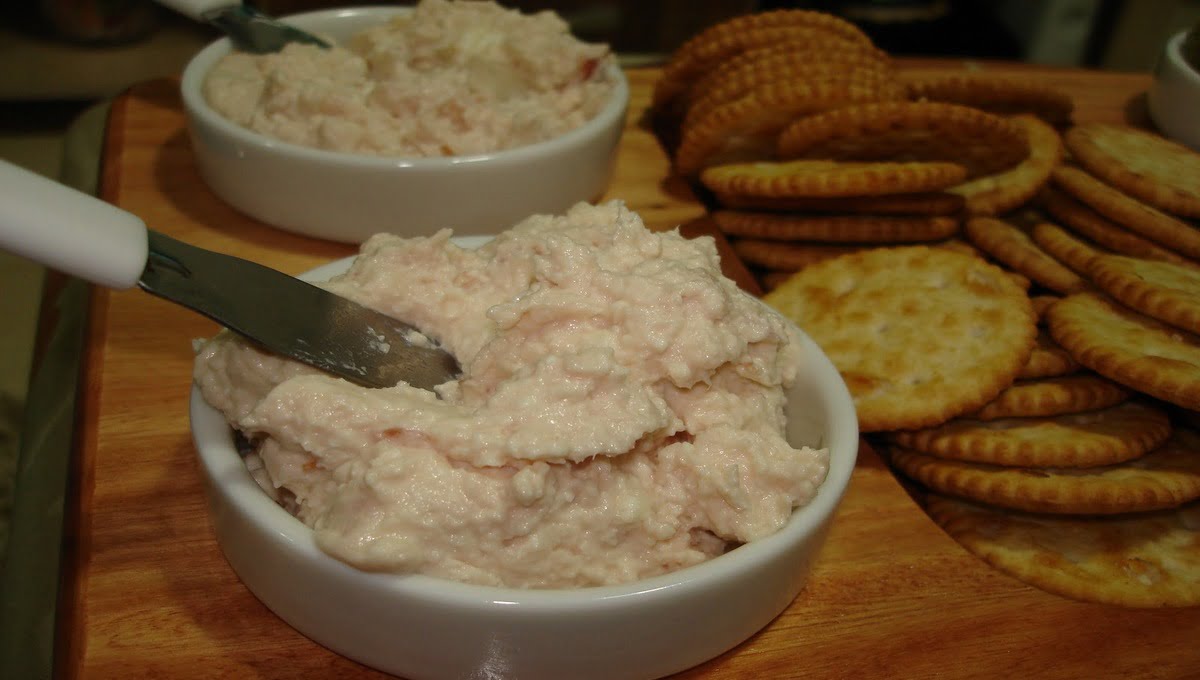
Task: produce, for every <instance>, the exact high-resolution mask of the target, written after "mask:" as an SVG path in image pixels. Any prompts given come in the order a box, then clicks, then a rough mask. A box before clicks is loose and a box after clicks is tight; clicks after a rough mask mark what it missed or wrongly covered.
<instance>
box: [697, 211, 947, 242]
mask: <svg viewBox="0 0 1200 680" xmlns="http://www.w3.org/2000/svg"><path fill="white" fill-rule="evenodd" d="M712 219H713V221H714V222H716V224H717V226H718V227H720V229H721V231H722V232H724V233H725V234H726V235H729V236H738V237H744V238H756V239H774V240H782V241H790V240H802V241H815V242H818V243H905V242H916V241H937V240H940V239H944V238H948V237H950V236H953V235H954V234H955V233H957V232H958V226H959V222H958V219H957V218H954V217H888V216H878V215H874V216H873V215H795V214H783V213H770V212H749V211H743V210H718V211H716V212H714V213H713V214H712Z"/></svg>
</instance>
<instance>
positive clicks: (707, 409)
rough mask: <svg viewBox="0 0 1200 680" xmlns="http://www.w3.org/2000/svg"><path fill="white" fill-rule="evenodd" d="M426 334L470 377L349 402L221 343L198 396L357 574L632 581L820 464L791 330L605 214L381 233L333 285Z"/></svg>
mask: <svg viewBox="0 0 1200 680" xmlns="http://www.w3.org/2000/svg"><path fill="white" fill-rule="evenodd" d="M323 285H325V286H326V287H328V288H329V289H331V290H333V291H335V292H337V293H339V294H342V295H345V296H346V297H349V298H352V299H354V300H356V301H358V302H360V303H363V304H366V305H368V306H371V307H374V308H376V309H379V310H381V311H383V312H385V313H388V314H391V315H394V316H396V317H397V318H401V319H404V320H406V321H408V322H409V323H412V324H414V325H416V326H418V327H420V328H421V329H422V330H423V331H424V332H425V333H426V334H428V335H429V336H430V337H432V338H434V339H435V340H436V341H437V342H439V343H441V345H442V346H444V347H445V348H447V349H448V350H450V351H451V352H453V353H454V354H455V356H457V357H458V359H459V361H460V363H461V364H462V366H463V375H462V377H461V378H460V379H459V380H458V381H455V382H450V383H446V384H444V385H441V386H439V388H438V392H439V394H440V395H441V397H442V398H441V399H439V398H438V396H437V395H435V394H434V393H432V392H429V391H423V390H418V389H415V388H412V387H409V386H407V385H404V384H401V385H398V386H396V387H394V388H390V389H382V390H378V389H376V390H372V389H367V388H362V387H358V386H356V385H353V384H351V383H348V382H345V381H343V380H339V379H336V378H333V377H329V376H326V375H324V374H320V373H317V372H315V371H314V370H313V369H308V368H306V367H303V366H299V365H297V364H295V363H293V362H290V361H287V360H284V359H280V358H277V357H274V356H270V355H266V354H263V353H261V352H259V351H258V350H256V349H254V348H252V347H251V346H249V345H248V344H246V343H244V342H243V341H241V340H239V339H236V338H235V337H234V336H232V335H231V334H228V333H222V334H219V335H218V336H217V337H216V338H214V339H212V340H210V341H209V342H207V344H205V345H204V346H203V347H202V348H201V350H200V352H199V356H198V358H197V361H196V371H195V379H196V382H197V384H198V385H199V386H200V389H201V391H202V393H203V395H204V398H205V400H207V401H208V403H209V404H211V405H213V406H214V407H216V408H217V409H219V410H221V411H222V412H223V413H224V414H225V416H226V418H227V419H228V420H229V422H230V423H231V424H232V425H233V427H235V428H236V429H238V430H240V431H242V432H243V433H244V434H245V435H246V436H247V437H248V438H250V439H251V440H252V441H254V442H257V443H258V448H257V455H255V456H251V457H250V460H249V461H248V462H249V463H250V464H251V466H252V468H253V469H255V470H256V471H257V476H258V478H259V479H260V483H263V484H264V486H265V487H266V488H267V489H268V491H269V492H271V493H272V494H274V495H275V496H276V498H277V499H278V500H280V501H281V502H283V503H284V504H285V506H286V507H288V508H289V509H291V510H292V511H293V512H294V513H295V514H296V515H297V516H298V517H299V518H300V519H301V520H303V521H304V522H305V523H306V524H308V525H309V526H311V527H312V528H313V529H314V531H315V533H316V539H317V542H318V544H319V545H320V546H321V547H322V548H323V549H324V550H326V551H327V552H329V553H330V554H331V555H333V556H335V557H337V558H339V559H342V560H344V561H346V562H348V563H350V564H352V565H355V566H357V567H360V568H362V569H367V570H379V571H394V572H405V573H409V572H419V573H424V574H429V575H433V576H439V577H445V578H449V579H455V580H460V581H466V582H471V583H480V584H491V585H504V586H512V587H523V588H559V587H581V586H592V585H605V584H617V583H624V582H628V581H632V580H636V579H640V578H645V577H648V576H653V575H657V574H662V573H665V572H669V571H672V570H675V569H679V568H681V567H686V566H688V565H693V564H697V563H699V562H703V561H705V560H707V559H710V558H712V557H714V556H716V555H718V554H720V553H722V552H723V551H725V550H726V549H727V547H728V546H729V545H730V544H737V543H742V542H747V541H753V540H755V539H758V538H761V537H764V536H767V535H769V534H771V533H773V532H775V531H776V530H778V529H779V528H780V527H781V526H783V524H784V523H785V522H787V520H788V518H789V517H790V515H791V513H792V510H793V509H794V508H795V507H797V506H800V505H804V504H806V503H808V502H809V501H810V500H811V498H812V497H813V495H814V494H815V493H816V490H817V487H818V486H819V485H820V484H821V482H822V481H823V480H824V478H825V474H826V471H827V468H828V452H827V451H826V450H813V449H808V448H803V449H796V448H793V447H791V446H789V445H788V443H787V442H786V441H785V440H784V435H783V432H784V415H783V407H784V403H785V389H786V388H787V386H789V385H790V384H791V383H792V382H793V380H794V379H795V377H796V375H797V373H798V371H800V370H802V369H803V366H804V362H805V357H804V356H803V355H802V350H801V345H800V343H799V341H798V336H797V333H798V332H797V331H796V329H795V327H794V326H793V325H791V324H790V323H789V322H787V321H786V320H784V319H783V318H782V317H781V316H780V315H779V314H777V313H776V312H774V311H773V310H771V309H769V308H768V307H766V306H765V305H763V304H762V303H760V302H759V301H758V300H756V299H754V298H752V297H751V296H749V295H747V294H745V293H743V292H742V291H741V290H740V289H738V288H737V286H736V285H735V284H734V283H733V282H732V281H730V280H729V279H727V278H725V277H724V276H722V275H721V273H720V269H719V266H718V259H717V253H716V248H715V246H714V244H713V242H712V240H711V239H708V238H701V239H695V240H688V239H685V238H683V237H682V236H680V235H679V234H678V232H675V231H672V232H661V233H656V232H652V231H650V230H648V229H646V228H645V226H644V225H643V224H642V221H641V219H640V218H639V217H638V216H637V215H636V214H635V213H633V212H630V211H629V210H628V209H626V208H625V207H624V205H623V204H621V203H619V202H616V201H614V202H610V203H606V204H602V205H599V206H593V205H588V204H583V203H581V204H579V205H576V206H575V207H574V208H572V209H571V210H570V211H569V212H567V213H566V214H565V215H561V216H534V217H531V218H529V219H527V220H525V221H523V222H522V223H520V224H518V225H516V226H515V227H513V228H512V229H511V230H509V231H507V232H505V233H502V234H500V235H499V236H497V237H496V238H495V239H494V240H492V241H490V242H488V243H487V244H486V245H484V246H482V247H481V248H479V249H477V250H470V249H463V248H460V247H459V246H457V245H455V244H454V243H452V242H451V241H450V232H449V231H442V232H440V233H438V234H436V235H434V236H431V237H423V238H411V239H404V238H400V237H397V236H393V235H379V236H375V237H373V238H372V239H370V240H369V241H368V242H367V243H365V244H364V245H363V247H362V251H361V253H360V255H359V256H358V257H357V258H356V260H355V261H354V264H353V265H352V266H351V267H350V269H349V271H347V272H346V273H345V274H343V275H341V276H339V277H337V278H335V279H334V280H332V281H330V282H328V283H326V284H323Z"/></svg>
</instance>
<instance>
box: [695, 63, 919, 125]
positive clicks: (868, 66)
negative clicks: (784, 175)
mask: <svg viewBox="0 0 1200 680" xmlns="http://www.w3.org/2000/svg"><path fill="white" fill-rule="evenodd" d="M787 82H803V83H806V84H811V83H816V82H826V83H839V82H840V83H847V84H853V85H855V86H856V87H859V88H862V89H864V90H871V91H874V92H875V93H876V98H877V99H880V100H897V99H902V98H903V96H904V95H903V91H902V90H901V89H900V87H899V85H898V84H897V83H896V81H895V76H894V73H893V72H892V68H891V66H890V65H889V64H887V63H885V62H880V61H873V60H870V61H865V62H863V63H853V62H851V63H846V62H839V61H826V60H821V59H812V58H809V59H797V60H794V61H793V60H788V61H778V60H773V61H769V62H765V63H763V62H759V63H751V64H747V65H745V66H744V67H743V68H742V69H740V70H736V71H726V72H721V73H716V74H714V78H713V79H709V78H706V79H705V82H704V83H697V85H696V87H695V88H694V92H695V94H694V95H693V96H692V98H691V101H690V103H688V104H687V110H686V113H685V117H686V118H688V119H692V120H696V119H699V118H701V117H703V116H704V115H705V114H706V113H707V112H709V111H711V110H713V109H714V108H716V107H718V106H720V105H722V104H727V103H729V102H732V101H737V100H738V99H740V98H742V97H744V96H746V95H747V94H749V93H750V92H751V91H752V90H754V88H756V87H761V86H765V85H773V84H780V83H787Z"/></svg>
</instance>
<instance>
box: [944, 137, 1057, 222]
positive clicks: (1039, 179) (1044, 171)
mask: <svg viewBox="0 0 1200 680" xmlns="http://www.w3.org/2000/svg"><path fill="white" fill-rule="evenodd" d="M1013 120H1014V121H1015V122H1017V123H1018V124H1019V125H1020V126H1021V128H1022V129H1023V130H1024V132H1025V137H1026V139H1028V140H1029V156H1027V157H1026V158H1025V160H1023V161H1021V162H1020V163H1018V164H1017V165H1016V166H1014V167H1013V168H1011V169H1009V170H1005V171H1004V172H1001V173H998V174H995V175H984V176H983V177H977V178H975V179H973V180H971V181H969V182H966V183H964V184H960V185H958V186H954V187H950V188H949V189H947V191H949V192H951V193H954V194H958V195H960V196H963V197H964V199H965V200H966V211H967V214H969V215H985V216H990V215H1001V214H1003V213H1006V212H1009V211H1012V210H1015V209H1017V208H1019V207H1021V206H1022V205H1024V204H1025V203H1027V202H1028V201H1029V200H1030V199H1032V198H1033V197H1034V196H1036V195H1037V193H1038V191H1040V190H1041V188H1042V187H1043V186H1045V185H1046V182H1048V181H1049V180H1050V173H1051V171H1053V170H1054V168H1055V167H1056V166H1057V165H1058V163H1059V161H1061V160H1062V154H1063V145H1062V138H1061V137H1059V135H1058V132H1057V131H1056V130H1055V129H1054V128H1052V127H1050V126H1049V125H1047V124H1046V123H1044V122H1042V120H1041V119H1039V118H1037V117H1036V116H1031V115H1021V116H1014V117H1013Z"/></svg>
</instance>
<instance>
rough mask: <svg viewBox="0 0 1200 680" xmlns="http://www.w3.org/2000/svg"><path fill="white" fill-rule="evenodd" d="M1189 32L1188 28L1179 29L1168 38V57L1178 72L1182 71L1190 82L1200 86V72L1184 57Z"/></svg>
mask: <svg viewBox="0 0 1200 680" xmlns="http://www.w3.org/2000/svg"><path fill="white" fill-rule="evenodd" d="M1187 33H1188V32H1187V30H1182V31H1179V32H1178V33H1176V34H1175V35H1173V36H1171V37H1170V38H1169V39H1168V40H1167V47H1166V50H1165V52H1166V58H1167V59H1169V60H1170V61H1171V64H1172V66H1173V67H1174V68H1175V70H1176V71H1177V72H1181V73H1182V74H1183V77H1184V78H1187V80H1188V82H1190V83H1191V84H1192V85H1195V86H1197V87H1200V72H1198V71H1197V70H1196V69H1195V68H1193V67H1192V65H1191V64H1189V63H1188V62H1187V60H1186V59H1184V58H1183V41H1184V39H1185V38H1186V37H1187Z"/></svg>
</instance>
